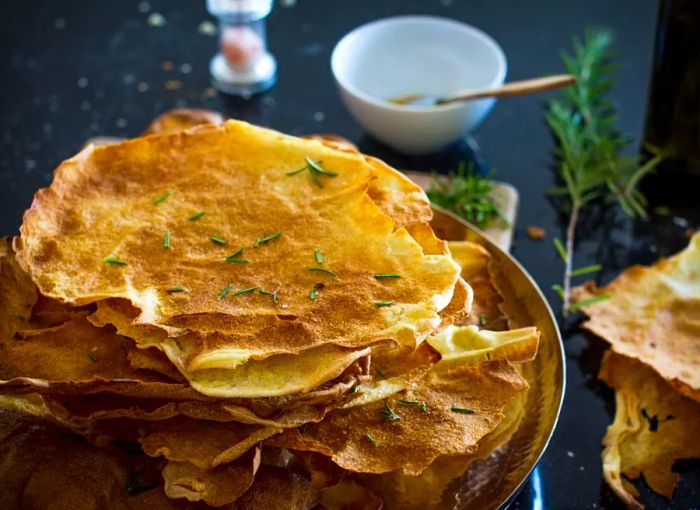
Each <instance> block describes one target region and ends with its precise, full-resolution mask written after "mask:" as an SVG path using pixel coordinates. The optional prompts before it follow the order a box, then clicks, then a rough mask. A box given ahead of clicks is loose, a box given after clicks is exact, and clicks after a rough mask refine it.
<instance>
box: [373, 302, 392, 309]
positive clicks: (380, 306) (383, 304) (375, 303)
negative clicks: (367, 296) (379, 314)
mask: <svg viewBox="0 0 700 510" xmlns="http://www.w3.org/2000/svg"><path fill="white" fill-rule="evenodd" d="M393 304H394V302H393V301H375V302H374V306H376V307H377V308H385V307H387V306H392V305H393Z"/></svg>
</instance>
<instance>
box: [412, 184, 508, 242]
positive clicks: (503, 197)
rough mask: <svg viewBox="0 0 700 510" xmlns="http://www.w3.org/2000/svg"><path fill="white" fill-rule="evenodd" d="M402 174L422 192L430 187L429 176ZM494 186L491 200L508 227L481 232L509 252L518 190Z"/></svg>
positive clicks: (498, 185) (495, 227)
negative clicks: (499, 209)
mask: <svg viewBox="0 0 700 510" xmlns="http://www.w3.org/2000/svg"><path fill="white" fill-rule="evenodd" d="M404 173H405V174H406V175H407V176H408V177H410V178H411V179H412V180H413V181H414V182H415V183H416V184H418V185H419V186H420V187H421V188H423V189H424V190H427V189H428V187H429V186H430V179H431V176H430V174H428V173H425V172H414V171H411V170H406V171H404ZM494 184H495V185H494V188H493V194H492V196H493V200H494V202H496V205H498V206H499V207H500V208H501V210H502V211H503V214H504V216H505V217H506V218H507V219H508V227H506V228H501V227H500V226H498V225H494V226H492V227H489V228H487V229H484V231H483V232H484V234H485V235H486V237H488V238H489V240H491V241H493V242H494V243H495V244H496V245H498V247H499V248H501V249H502V250H503V251H510V247H511V244H512V243H513V231H514V229H515V221H516V219H517V216H518V202H519V200H520V197H519V195H518V190H516V189H515V188H514V187H513V186H511V185H510V184H507V183H505V182H495V183H494Z"/></svg>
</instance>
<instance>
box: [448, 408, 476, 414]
mask: <svg viewBox="0 0 700 510" xmlns="http://www.w3.org/2000/svg"><path fill="white" fill-rule="evenodd" d="M450 411H452V412H453V413H460V414H475V413H476V411H475V410H474V409H471V408H469V407H453V408H452V409H450Z"/></svg>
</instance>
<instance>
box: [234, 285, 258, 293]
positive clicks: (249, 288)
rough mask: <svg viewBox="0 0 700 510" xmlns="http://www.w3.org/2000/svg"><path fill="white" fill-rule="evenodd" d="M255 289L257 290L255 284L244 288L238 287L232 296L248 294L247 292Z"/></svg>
mask: <svg viewBox="0 0 700 510" xmlns="http://www.w3.org/2000/svg"><path fill="white" fill-rule="evenodd" d="M256 290H258V286H257V285H255V286H253V287H248V288H246V289H239V290H237V291H236V292H234V293H233V295H234V296H240V295H241V294H249V293H251V292H255V291H256Z"/></svg>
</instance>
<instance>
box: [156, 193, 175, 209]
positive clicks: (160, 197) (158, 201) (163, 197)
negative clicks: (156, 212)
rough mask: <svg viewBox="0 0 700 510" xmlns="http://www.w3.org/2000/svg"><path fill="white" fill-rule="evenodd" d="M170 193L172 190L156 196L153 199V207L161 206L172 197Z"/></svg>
mask: <svg viewBox="0 0 700 510" xmlns="http://www.w3.org/2000/svg"><path fill="white" fill-rule="evenodd" d="M172 193H173V192H172V190H168V191H166V192H165V193H163V194H161V195H158V196H157V197H156V198H154V199H153V205H158V204H162V203H163V202H165V201H166V200H167V199H168V197H169V196H170V195H172Z"/></svg>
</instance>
